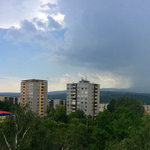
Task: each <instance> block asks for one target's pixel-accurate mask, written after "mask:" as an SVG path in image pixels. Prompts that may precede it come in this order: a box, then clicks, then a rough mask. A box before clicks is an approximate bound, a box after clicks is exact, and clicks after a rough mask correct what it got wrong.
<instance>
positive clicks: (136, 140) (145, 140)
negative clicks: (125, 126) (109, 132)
mask: <svg viewBox="0 0 150 150" xmlns="http://www.w3.org/2000/svg"><path fill="white" fill-rule="evenodd" d="M143 123H144V124H143V125H142V126H140V128H139V129H138V130H132V131H131V132H130V135H129V137H128V138H125V139H123V140H122V141H121V142H118V141H116V142H111V143H110V144H109V146H108V147H107V148H106V150H137V149H140V150H148V149H149V148H150V120H149V117H148V118H146V120H144V122H143Z"/></svg>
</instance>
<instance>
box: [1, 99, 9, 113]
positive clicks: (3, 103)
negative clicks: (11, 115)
mask: <svg viewBox="0 0 150 150" xmlns="http://www.w3.org/2000/svg"><path fill="white" fill-rule="evenodd" d="M10 108H11V104H10V102H9V101H8V100H4V101H0V110H3V111H10Z"/></svg>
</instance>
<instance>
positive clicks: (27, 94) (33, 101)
mask: <svg viewBox="0 0 150 150" xmlns="http://www.w3.org/2000/svg"><path fill="white" fill-rule="evenodd" d="M47 85H48V83H47V80H37V79H30V80H22V81H21V105H22V106H25V105H26V104H28V106H29V109H31V110H32V111H33V112H36V113H38V114H39V115H40V116H41V117H44V116H46V114H45V110H46V107H47V105H48V100H47Z"/></svg>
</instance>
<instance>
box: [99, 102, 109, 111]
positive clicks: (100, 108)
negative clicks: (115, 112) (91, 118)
mask: <svg viewBox="0 0 150 150" xmlns="http://www.w3.org/2000/svg"><path fill="white" fill-rule="evenodd" d="M107 105H108V103H107V104H106V103H103V104H99V111H100V112H103V111H104V110H105V109H107Z"/></svg>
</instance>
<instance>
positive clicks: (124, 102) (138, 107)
mask: <svg viewBox="0 0 150 150" xmlns="http://www.w3.org/2000/svg"><path fill="white" fill-rule="evenodd" d="M119 107H128V108H130V110H133V111H135V113H136V114H137V115H139V116H143V115H144V107H143V105H142V102H141V101H139V100H136V99H133V98H131V99H128V98H125V97H121V98H119V99H117V100H114V99H112V100H111V101H110V103H109V105H108V106H107V108H108V110H109V111H110V112H114V111H115V110H117V109H118V108H119Z"/></svg>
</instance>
